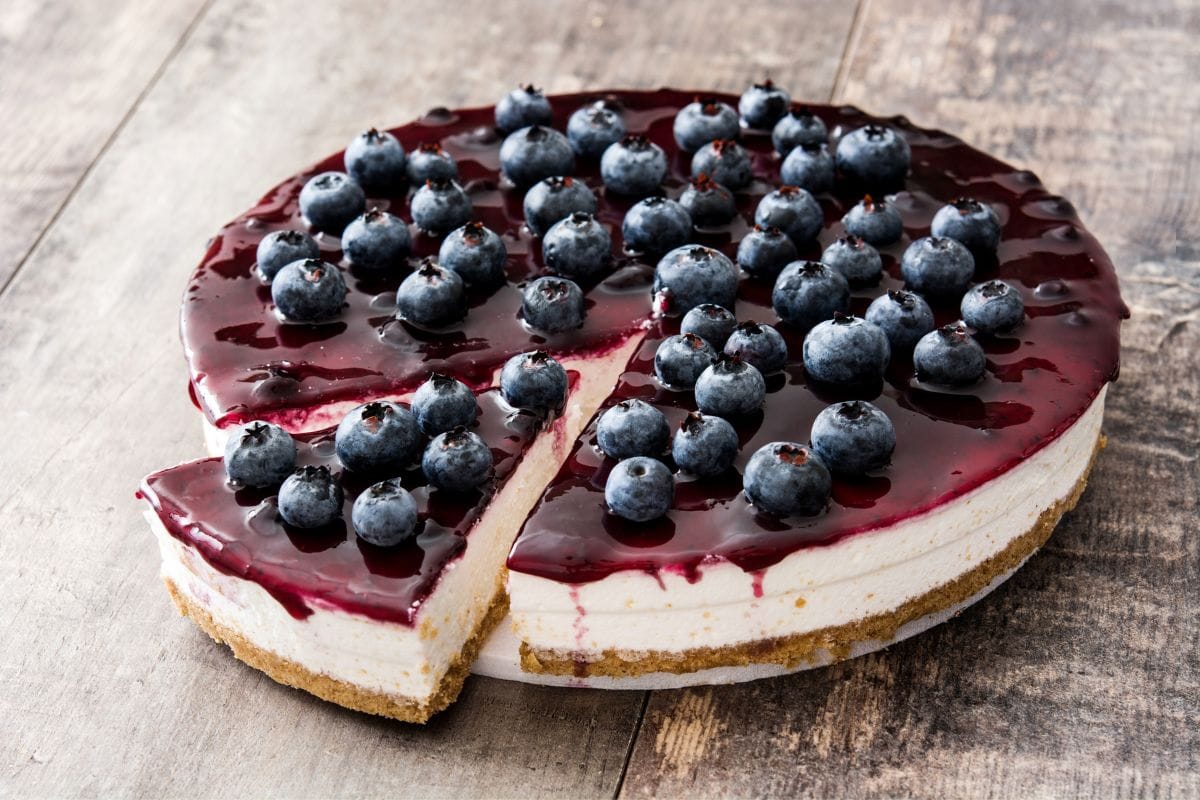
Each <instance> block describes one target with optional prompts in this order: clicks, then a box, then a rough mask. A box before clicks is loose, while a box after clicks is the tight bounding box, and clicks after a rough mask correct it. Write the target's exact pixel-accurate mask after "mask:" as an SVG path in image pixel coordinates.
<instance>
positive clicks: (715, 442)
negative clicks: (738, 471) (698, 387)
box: [671, 411, 738, 477]
mask: <svg viewBox="0 0 1200 800" xmlns="http://www.w3.org/2000/svg"><path fill="white" fill-rule="evenodd" d="M737 453H738V435H737V431H735V430H734V429H733V426H732V425H730V424H729V423H728V422H726V421H725V420H723V419H721V418H720V417H712V416H709V415H707V414H701V413H699V412H696V411H693V412H692V413H690V414H688V415H687V417H685V418H684V420H683V422H682V423H681V424H680V426H679V431H678V432H677V433H676V434H675V441H674V442H672V444H671V457H672V458H673V459H675V464H676V465H677V466H678V467H679V468H680V469H681V470H683V471H684V472H690V473H691V474H693V475H699V476H701V477H707V476H712V475H720V474H721V473H722V472H724V471H725V470H727V469H729V467H730V466H731V465H732V464H733V459H735V458H736V457H737Z"/></svg>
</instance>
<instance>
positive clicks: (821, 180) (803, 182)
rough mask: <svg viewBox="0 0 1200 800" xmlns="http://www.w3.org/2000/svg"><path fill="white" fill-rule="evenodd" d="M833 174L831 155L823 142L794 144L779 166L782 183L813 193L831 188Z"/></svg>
mask: <svg viewBox="0 0 1200 800" xmlns="http://www.w3.org/2000/svg"><path fill="white" fill-rule="evenodd" d="M833 175H834V169H833V156H831V155H830V154H829V145H827V144H825V143H824V142H820V143H815V144H799V145H796V146H795V147H793V148H792V151H791V152H790V153H788V154H787V158H785V159H784V160H783V165H782V166H781V167H780V168H779V177H780V178H782V179H783V182H784V183H786V184H788V185H789V186H799V187H800V188H801V189H807V190H808V191H810V192H813V193H816V192H827V191H829V190H830V189H832V188H833Z"/></svg>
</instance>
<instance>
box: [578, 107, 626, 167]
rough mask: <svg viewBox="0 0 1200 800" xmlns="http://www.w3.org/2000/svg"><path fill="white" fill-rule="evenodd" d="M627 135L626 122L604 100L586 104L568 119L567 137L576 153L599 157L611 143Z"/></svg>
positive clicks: (583, 155) (586, 156) (584, 156)
mask: <svg viewBox="0 0 1200 800" xmlns="http://www.w3.org/2000/svg"><path fill="white" fill-rule="evenodd" d="M624 137H625V122H624V120H622V119H621V116H620V114H618V113H617V112H616V110H615V109H612V108H609V107H608V105H607V104H606V103H605V102H604V101H603V100H601V101H598V102H595V103H592V104H591V105H586V106H584V107H583V108H581V109H579V110H577V111H576V112H575V113H574V114H572V115H571V118H570V119H568V120H567V139H568V140H570V142H571V147H573V148H575V154H576V155H578V156H582V157H583V158H599V157H600V156H602V155H604V151H605V150H607V149H608V146H609V145H610V144H613V143H614V142H619V141H621V139H623V138H624Z"/></svg>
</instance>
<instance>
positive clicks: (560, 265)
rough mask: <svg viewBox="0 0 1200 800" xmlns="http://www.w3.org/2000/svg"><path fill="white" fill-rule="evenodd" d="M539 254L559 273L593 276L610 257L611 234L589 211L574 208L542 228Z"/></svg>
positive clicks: (606, 263) (572, 276)
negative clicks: (571, 211)
mask: <svg viewBox="0 0 1200 800" xmlns="http://www.w3.org/2000/svg"><path fill="white" fill-rule="evenodd" d="M542 257H543V258H544V259H545V261H546V266H547V267H549V268H550V269H551V270H553V271H554V272H557V273H558V274H559V275H566V276H567V277H569V278H593V277H596V276H597V275H599V274H600V273H602V272H604V270H605V268H606V267H608V264H609V262H610V261H611V260H612V236H611V235H610V234H609V232H608V228H605V227H604V226H603V225H601V224H600V223H599V222H597V221H596V218H595V217H593V216H592V215H591V214H588V213H585V212H583V211H576V212H575V213H573V214H572V215H571V216H569V217H567V218H566V219H561V220H559V221H558V222H556V223H554V225H553V226H552V227H551V228H550V230H548V231H546V235H545V236H544V237H543V238H542Z"/></svg>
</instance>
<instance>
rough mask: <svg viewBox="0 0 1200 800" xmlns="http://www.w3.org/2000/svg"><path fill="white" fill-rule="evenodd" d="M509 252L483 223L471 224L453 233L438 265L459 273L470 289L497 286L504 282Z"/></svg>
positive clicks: (494, 233)
mask: <svg viewBox="0 0 1200 800" xmlns="http://www.w3.org/2000/svg"><path fill="white" fill-rule="evenodd" d="M507 259H508V248H506V247H505V246H504V240H503V239H501V238H500V235H499V234H498V233H496V232H495V231H493V230H491V229H490V228H487V227H485V226H484V224H483V223H482V222H468V223H467V224H466V225H463V226H462V227H461V228H458V229H456V230H453V231H451V232H450V233H448V234H447V235H446V238H445V239H443V240H442V246H441V247H440V248H438V259H437V260H438V263H439V264H441V265H442V266H443V267H445V268H446V269H449V270H453V271H454V272H457V273H458V276H459V277H460V278H462V279H463V283H465V284H467V285H468V286H494V285H496V284H498V283H502V282H503V281H504V262H505V261H506V260H507Z"/></svg>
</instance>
